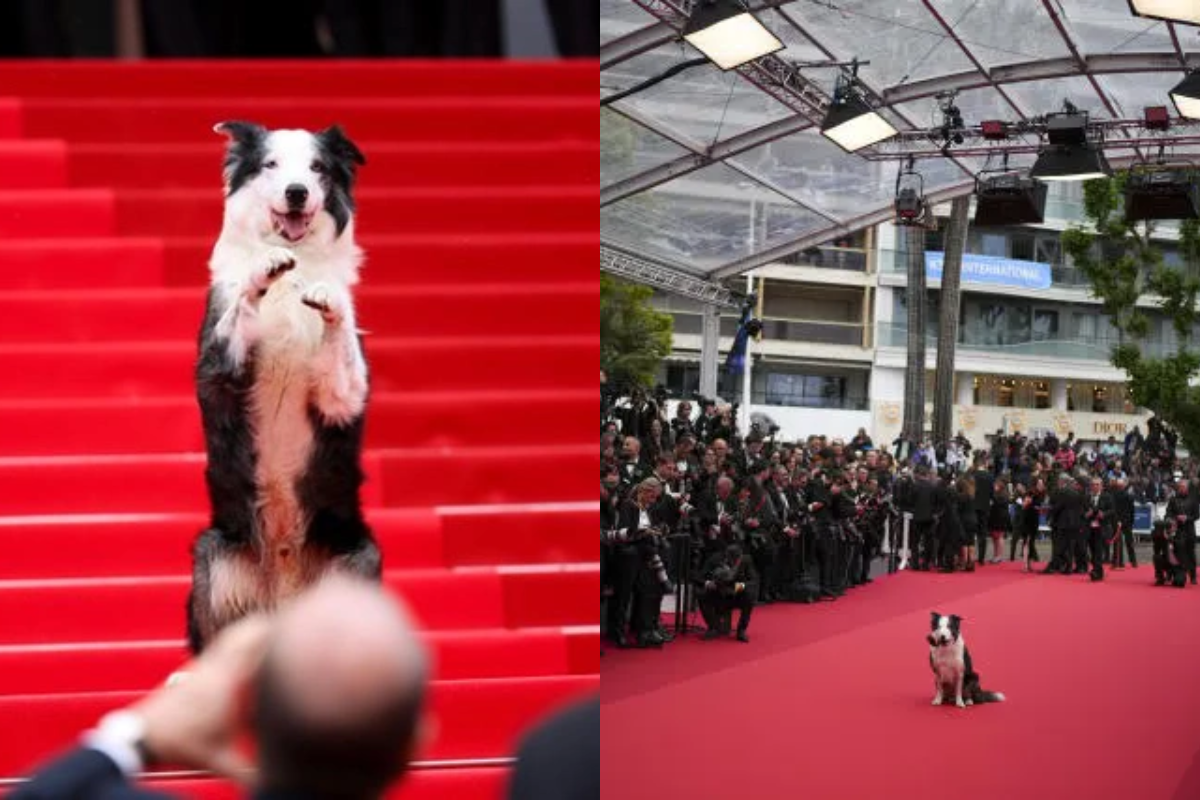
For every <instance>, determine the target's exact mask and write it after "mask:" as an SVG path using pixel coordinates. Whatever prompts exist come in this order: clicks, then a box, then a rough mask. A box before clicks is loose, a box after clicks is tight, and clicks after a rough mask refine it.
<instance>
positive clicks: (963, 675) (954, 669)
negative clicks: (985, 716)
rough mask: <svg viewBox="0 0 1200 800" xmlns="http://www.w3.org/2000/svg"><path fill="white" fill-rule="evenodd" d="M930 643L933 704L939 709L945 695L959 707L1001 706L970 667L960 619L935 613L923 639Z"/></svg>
mask: <svg viewBox="0 0 1200 800" xmlns="http://www.w3.org/2000/svg"><path fill="white" fill-rule="evenodd" d="M926 639H927V640H928V641H929V666H930V667H932V668H933V687H934V692H935V694H934V696H933V704H934V705H935V706H940V705H941V704H942V703H943V702H944V701H945V699H946V697H947V695H951V696H953V697H954V704H955V705H956V706H958V707H959V708H966V707H967V706H971V705H975V704H976V703H1000V702H1003V701H1004V695H1002V694H1000V693H999V692H987V691H984V690H983V688H982V687H981V686H980V684H979V673H977V672H975V668H974V667H973V666H972V664H971V654H970V652H968V650H967V642H966V640H965V639H963V635H962V618H961V617H958V616H955V615H954V614H950V615H944V614H939V613H938V612H936V611H934V612H933V614H932V620H931V625H930V630H929V635H928V636H927V637H926Z"/></svg>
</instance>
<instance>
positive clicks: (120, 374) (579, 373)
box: [0, 302, 599, 399]
mask: <svg viewBox="0 0 1200 800" xmlns="http://www.w3.org/2000/svg"><path fill="white" fill-rule="evenodd" d="M2 307H3V303H2V302H0V308H2ZM366 350H367V359H368V361H369V363H370V370H371V388H372V390H373V391H376V392H393V391H399V390H409V391H449V390H459V391H481V390H486V389H488V388H508V389H512V390H516V389H523V388H528V389H550V388H553V387H556V386H563V385H574V386H581V385H583V384H584V383H586V382H588V381H589V380H590V378H591V373H592V372H595V369H594V366H595V363H596V362H597V360H598V358H599V344H598V342H597V340H596V339H595V338H594V337H589V336H557V337H545V336H543V337H535V336H508V337H495V338H491V339H488V338H485V337H472V338H466V337H461V338H440V337H439V338H423V337H422V338H403V339H399V338H381V337H375V336H371V337H369V338H368V339H367V343H366ZM195 360H196V344H195V342H190V341H178V342H97V343H86V342H80V343H71V344H46V345H43V344H31V345H8V346H6V345H0V374H2V375H5V376H6V378H5V380H4V381H0V399H4V398H9V399H11V398H34V397H56V398H69V397H79V398H89V397H128V398H138V397H163V396H169V395H184V394H189V393H191V392H193V391H194V389H195V379H194V377H193V376H194V365H195Z"/></svg>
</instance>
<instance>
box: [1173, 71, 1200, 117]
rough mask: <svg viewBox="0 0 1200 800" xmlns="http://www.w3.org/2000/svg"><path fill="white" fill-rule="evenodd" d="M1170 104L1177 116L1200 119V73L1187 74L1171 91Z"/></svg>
mask: <svg viewBox="0 0 1200 800" xmlns="http://www.w3.org/2000/svg"><path fill="white" fill-rule="evenodd" d="M1171 102H1172V103H1174V104H1175V110H1176V111H1178V112H1179V116H1181V117H1187V118H1189V119H1200V71H1193V72H1189V73H1188V74H1187V75H1186V76H1185V77H1184V79H1183V80H1182V81H1180V82H1179V84H1178V85H1177V86H1176V87H1175V88H1174V89H1172V90H1171Z"/></svg>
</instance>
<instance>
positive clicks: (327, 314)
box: [300, 283, 346, 327]
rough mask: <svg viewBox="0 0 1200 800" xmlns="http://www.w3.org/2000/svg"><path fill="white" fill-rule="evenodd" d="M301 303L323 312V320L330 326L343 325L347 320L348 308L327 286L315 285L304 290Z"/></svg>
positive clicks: (322, 284)
mask: <svg viewBox="0 0 1200 800" xmlns="http://www.w3.org/2000/svg"><path fill="white" fill-rule="evenodd" d="M300 302H302V303H304V305H306V306H308V307H309V308H311V309H314V310H316V311H319V312H321V319H323V320H325V324H326V325H329V326H331V327H332V326H337V325H341V324H342V320H344V319H345V318H346V308H345V306H344V305H343V301H342V299H341V297H340V296H339V295H338V294H337V293H336V292H334V291H333V289H331V288H330V287H329V286H328V285H327V284H324V283H314V284H313V285H312V286H309V287H308V288H307V289H305V290H304V294H303V295H301V297H300Z"/></svg>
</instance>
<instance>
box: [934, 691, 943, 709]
mask: <svg viewBox="0 0 1200 800" xmlns="http://www.w3.org/2000/svg"><path fill="white" fill-rule="evenodd" d="M941 704H942V696H941V695H940V694H939V695H938V696H937V697H935V698H933V705H935V706H940V705H941Z"/></svg>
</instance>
